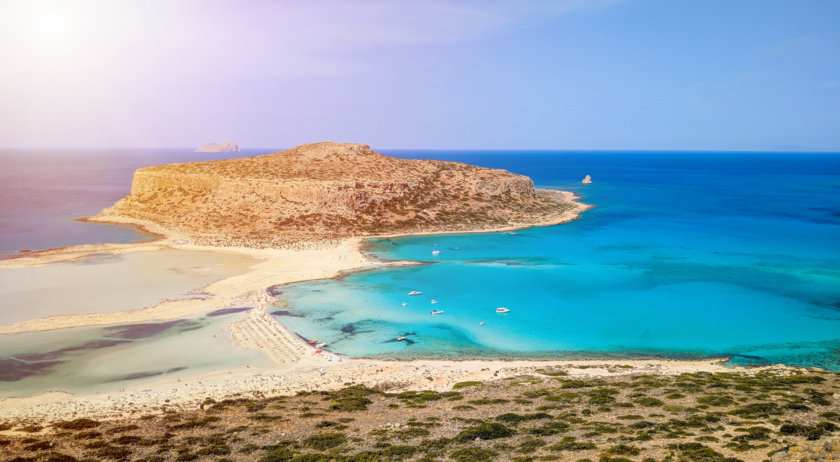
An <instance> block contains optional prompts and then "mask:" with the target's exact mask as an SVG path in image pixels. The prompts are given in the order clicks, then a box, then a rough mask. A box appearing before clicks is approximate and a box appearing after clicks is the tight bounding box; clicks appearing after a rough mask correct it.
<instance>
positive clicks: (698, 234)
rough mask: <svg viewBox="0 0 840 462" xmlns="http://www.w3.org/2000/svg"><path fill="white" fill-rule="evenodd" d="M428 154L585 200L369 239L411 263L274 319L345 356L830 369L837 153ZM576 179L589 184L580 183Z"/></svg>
mask: <svg viewBox="0 0 840 462" xmlns="http://www.w3.org/2000/svg"><path fill="white" fill-rule="evenodd" d="M396 154H397V155H404V153H399V152H397V153H396ZM413 154H414V157H417V155H416V153H413ZM421 156H422V157H430V158H431V157H434V158H442V159H448V160H459V161H464V162H470V163H474V164H478V165H483V166H488V167H498V168H506V169H508V170H511V171H514V172H517V173H522V174H526V175H529V176H531V177H532V178H534V180H535V182H536V183H537V185H538V186H539V187H547V188H557V189H567V190H574V191H575V192H577V193H578V194H579V195H581V196H583V197H584V199H583V200H584V202H587V203H589V204H593V205H595V206H596V207H595V208H594V209H592V210H589V211H587V212H585V213H584V214H583V216H582V218H581V219H580V220H577V221H574V222H571V223H567V224H563V225H558V226H552V227H545V228H531V229H527V230H521V231H518V232H516V233H515V234H505V233H493V234H462V235H445V236H443V235H441V236H421V237H407V238H401V239H392V240H391V239H387V240H371V241H369V242H368V245H367V251H368V252H369V253H370V254H371V255H373V256H375V257H377V258H380V259H383V260H412V261H416V262H420V263H422V264H421V265H419V266H413V267H399V268H387V269H379V270H375V271H368V272H362V273H356V274H351V275H348V276H345V277H343V278H339V279H335V280H325V281H314V282H307V283H299V284H293V285H288V286H284V287H280V288H277V290H278V291H282V292H283V293H282V297H283V298H284V299H285V300H286V301H287V302H288V303H289V307H290V309H289V310H288V314H286V312H280V313H278V315H280V316H282V317H281V321H282V322H283V323H285V324H286V325H288V326H289V327H290V328H291V329H292V330H294V331H297V332H299V333H301V334H302V335H305V336H307V337H317V338H318V339H319V340H321V341H325V342H327V343H329V344H330V347H331V348H332V349H333V350H335V351H337V352H340V353H344V354H348V355H353V356H370V357H389V358H391V357H394V358H409V357H487V356H491V357H515V356H527V357H569V358H571V357H605V356H610V357H632V356H664V357H675V358H685V357H709V356H732V359H731V362H732V363H735V364H745V363H757V364H766V363H785V364H790V365H801V366H819V367H825V368H830V369H834V370H840V156H838V155H837V154H807V153H638V152H636V153H630V152H587V153H574V152H562V153H548V152H518V153H503V152H492V153H487V152H484V153H481V152H460V153H441V152H430V153H421ZM586 174H590V175H592V177H593V179H594V181H595V183H594V184H592V185H581V184H579V183H577V182H578V181H579V180H580V179H581V178H583V176H584V175H586ZM434 250H437V251H439V252H440V253H438V254H432V251H434ZM412 290H416V291H421V292H423V293H422V295H419V296H408V295H407V294H408V292H409V291H412ZM432 300H436V301H437V303H436V304H433V303H432ZM403 303H406V304H407V305H405V306H403ZM499 306H504V307H507V308H509V309H510V312H509V313H504V314H498V313H496V312H495V309H496V307H499ZM433 309H438V310H443V311H444V313H443V314H439V315H432V314H430V311H431V310H433ZM482 323H483V325H482ZM396 337H406V339H407V341H401V342H397V341H395V338H396Z"/></svg>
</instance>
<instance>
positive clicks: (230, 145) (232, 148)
mask: <svg viewBox="0 0 840 462" xmlns="http://www.w3.org/2000/svg"><path fill="white" fill-rule="evenodd" d="M195 152H239V146H237V144H236V143H234V142H233V141H223V142H221V143H210V144H205V145H204V146H201V147H200V148H198V149H196V150H195Z"/></svg>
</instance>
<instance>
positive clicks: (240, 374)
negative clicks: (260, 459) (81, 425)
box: [0, 357, 797, 423]
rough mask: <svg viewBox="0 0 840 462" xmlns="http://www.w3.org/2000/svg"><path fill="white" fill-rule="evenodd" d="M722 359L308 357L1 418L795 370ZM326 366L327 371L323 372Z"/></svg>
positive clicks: (0, 413)
mask: <svg viewBox="0 0 840 462" xmlns="http://www.w3.org/2000/svg"><path fill="white" fill-rule="evenodd" d="M723 361H724V360H722V359H705V360H678V359H626V360H616V359H586V360H559V359H555V360H528V359H519V360H490V359H482V360H410V361H402V360H372V359H344V360H343V361H341V362H338V361H332V362H323V361H319V360H317V359H316V358H312V357H307V358H303V359H302V360H301V361H299V362H297V363H294V364H288V365H286V366H284V367H274V368H270V369H259V368H239V369H232V370H219V371H215V372H211V373H207V374H203V375H196V376H191V377H186V378H180V379H165V380H160V381H157V382H153V383H147V384H141V385H136V386H131V387H127V388H123V389H121V390H120V391H112V392H106V393H97V394H90V395H73V394H70V393H66V392H61V391H55V392H49V393H44V394H40V395H36V396H31V397H24V398H6V399H3V400H0V419H4V420H12V421H16V422H40V423H46V422H51V421H56V420H66V419H73V418H78V417H82V416H84V417H88V418H102V419H119V418H126V417H139V416H143V415H149V414H162V413H164V412H167V411H172V410H188V409H197V408H198V407H199V405H200V403H201V402H203V401H204V400H206V399H207V398H211V399H214V400H217V401H219V400H222V399H226V398H234V397H235V398H258V397H270V396H291V395H295V394H297V393H306V392H313V391H333V390H338V389H341V388H344V387H345V386H347V384H348V383H353V384H355V385H363V386H367V387H373V388H377V389H380V390H383V391H393V392H399V391H405V390H435V391H448V390H451V389H452V386H453V385H454V384H455V383H458V382H462V381H471V380H477V381H491V380H504V379H507V378H511V377H517V376H523V375H531V374H534V373H536V371H537V370H538V369H543V368H552V370H555V369H556V370H562V371H563V372H565V373H566V374H568V375H567V376H564V377H566V378H581V379H584V378H599V377H611V376H623V375H642V374H645V375H667V376H675V375H680V374H684V373H692V374H696V373H720V372H736V371H737V372H740V373H743V374H749V375H754V374H758V373H761V372H766V371H774V372H778V373H781V374H788V373H791V372H793V371H795V370H797V369H796V368H792V367H788V366H782V365H774V366H764V367H759V368H751V369H743V368H736V369H732V368H729V367H726V366H724V365H722V362H723ZM321 367H323V368H324V373H323V374H322V373H321Z"/></svg>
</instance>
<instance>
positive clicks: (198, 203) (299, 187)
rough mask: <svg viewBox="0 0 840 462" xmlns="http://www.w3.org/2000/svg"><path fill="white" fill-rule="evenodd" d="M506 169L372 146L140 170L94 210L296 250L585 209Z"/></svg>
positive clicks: (208, 240)
mask: <svg viewBox="0 0 840 462" xmlns="http://www.w3.org/2000/svg"><path fill="white" fill-rule="evenodd" d="M585 207H586V206H583V205H582V204H580V203H577V202H575V201H574V196H573V195H571V194H569V193H561V192H558V191H543V190H537V189H535V188H534V183H533V181H532V180H531V179H530V178H528V177H526V176H522V175H517V174H514V173H511V172H508V171H505V170H496V169H488V168H481V167H477V166H474V165H468V164H464V163H459V162H447V161H439V160H416V159H400V158H394V157H389V156H386V155H383V154H380V153H377V152H375V151H373V150H371V148H370V146H367V145H364V144H350V143H347V144H339V143H333V142H323V143H314V144H306V145H302V146H298V147H296V148H293V149H289V150H287V151H282V152H277V153H274V154H268V155H264V156H257V157H248V158H240V159H227V160H218V161H209V162H190V163H181V164H171V165H163V166H156V167H147V168H141V169H138V170H137V171H136V172H135V174H134V181H133V183H132V187H131V193H130V194H129V195H128V196H126V197H125V198H123V199H122V200H120V201H119V202H117V203H116V204H114V205H113V206H112V207H110V208H108V209H105V210H103V211H102V213H101V214H100V215H98V216H97V217H94V218H92V220H93V221H116V222H133V223H136V224H139V225H141V226H144V225H149V224H151V225H152V226H146V227H147V228H153V229H156V230H158V231H161V232H162V233H164V234H166V235H179V236H183V237H185V238H187V239H189V240H190V241H192V242H193V243H196V244H200V245H211V246H223V247H230V246H238V247H250V248H288V247H295V246H297V245H300V244H301V243H311V242H324V241H327V242H338V241H340V240H343V239H346V238H351V237H367V236H376V235H386V234H426V233H441V232H469V231H479V230H496V229H508V228H517V227H525V226H532V225H546V224H556V223H561V222H564V221H569V220H570V219H574V218H576V217H577V212H580V211H582V210H584V209H585Z"/></svg>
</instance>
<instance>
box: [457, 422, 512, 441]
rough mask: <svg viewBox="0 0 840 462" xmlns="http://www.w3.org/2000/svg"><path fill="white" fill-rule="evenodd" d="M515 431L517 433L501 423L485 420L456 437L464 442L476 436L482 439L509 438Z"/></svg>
mask: <svg viewBox="0 0 840 462" xmlns="http://www.w3.org/2000/svg"><path fill="white" fill-rule="evenodd" d="M514 433H516V431H515V430H513V429H511V428H508V427H506V426H504V425H502V424H500V423H486V422H485V423H481V424H479V425H476V426H475V427H471V428H468V429H466V430H464V431H462V432H461V433H459V434H458V436H456V437H455V439H456V440H458V441H460V442H462V443H467V442H470V441H473V440H475V439H476V438H479V439H482V440H494V439H497V438H507V437H509V436H512V435H513V434H514Z"/></svg>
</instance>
